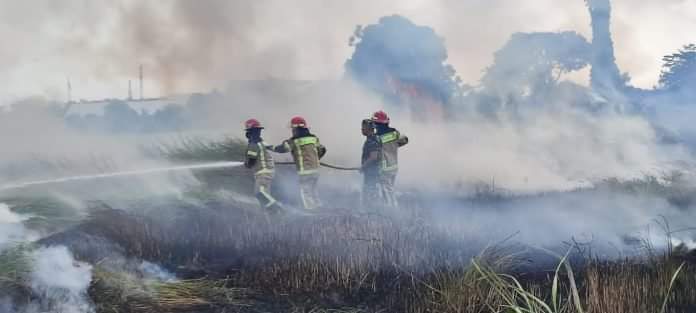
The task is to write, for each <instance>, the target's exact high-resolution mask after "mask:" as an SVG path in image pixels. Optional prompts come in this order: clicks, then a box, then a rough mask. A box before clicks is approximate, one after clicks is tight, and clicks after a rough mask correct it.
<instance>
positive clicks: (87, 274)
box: [25, 247, 94, 313]
mask: <svg viewBox="0 0 696 313" xmlns="http://www.w3.org/2000/svg"><path fill="white" fill-rule="evenodd" d="M32 259H33V260H34V266H33V269H32V273H31V289H32V291H33V292H34V293H35V294H36V295H37V296H38V297H39V300H38V301H37V302H34V303H32V304H30V305H29V307H28V308H27V309H26V311H25V312H34V311H36V312H45V311H46V310H50V311H53V312H70V313H88V312H94V309H93V308H92V305H91V303H90V301H89V298H88V296H87V289H88V288H89V285H90V282H91V281H92V266H91V265H89V264H86V263H83V262H78V261H75V259H73V256H72V254H71V253H70V251H68V249H67V248H66V247H48V248H40V249H39V250H37V251H35V252H34V253H33V254H32Z"/></svg>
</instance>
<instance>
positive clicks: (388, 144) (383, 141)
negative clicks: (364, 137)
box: [377, 128, 408, 172]
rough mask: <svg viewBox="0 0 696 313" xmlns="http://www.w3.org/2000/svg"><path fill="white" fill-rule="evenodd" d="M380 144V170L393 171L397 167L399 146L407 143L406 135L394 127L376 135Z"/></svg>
mask: <svg viewBox="0 0 696 313" xmlns="http://www.w3.org/2000/svg"><path fill="white" fill-rule="evenodd" d="M377 138H378V141H379V144H380V147H381V149H380V165H379V171H380V172H395V171H397V170H398V169H399V148H400V147H403V146H405V145H406V144H408V137H406V136H405V135H402V134H401V133H399V131H398V130H396V129H394V128H389V129H388V130H387V131H385V132H383V133H381V134H378V135H377Z"/></svg>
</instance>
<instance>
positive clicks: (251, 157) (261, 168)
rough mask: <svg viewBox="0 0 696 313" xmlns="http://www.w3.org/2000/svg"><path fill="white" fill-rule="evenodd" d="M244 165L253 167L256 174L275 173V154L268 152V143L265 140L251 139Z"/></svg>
mask: <svg viewBox="0 0 696 313" xmlns="http://www.w3.org/2000/svg"><path fill="white" fill-rule="evenodd" d="M244 165H245V166H246V167H247V168H250V169H252V171H253V172H254V175H260V174H273V170H274V162H273V156H272V155H271V154H270V153H268V145H266V143H265V142H263V140H259V141H249V145H248V146H247V152H246V161H245V162H244Z"/></svg>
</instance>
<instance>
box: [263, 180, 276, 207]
mask: <svg viewBox="0 0 696 313" xmlns="http://www.w3.org/2000/svg"><path fill="white" fill-rule="evenodd" d="M259 192H260V193H261V194H262V195H263V196H264V197H265V198H266V200H268V203H267V204H266V205H265V206H264V209H265V208H269V207H271V206H272V205H274V204H276V202H278V201H276V199H275V198H273V196H271V195H270V194H269V193H268V192H266V188H265V187H263V186H262V187H261V188H259Z"/></svg>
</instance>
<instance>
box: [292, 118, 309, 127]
mask: <svg viewBox="0 0 696 313" xmlns="http://www.w3.org/2000/svg"><path fill="white" fill-rule="evenodd" d="M290 127H291V128H298V127H301V128H307V127H308V126H307V121H305V119H304V118H303V117H301V116H295V117H293V118H292V119H290Z"/></svg>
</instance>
